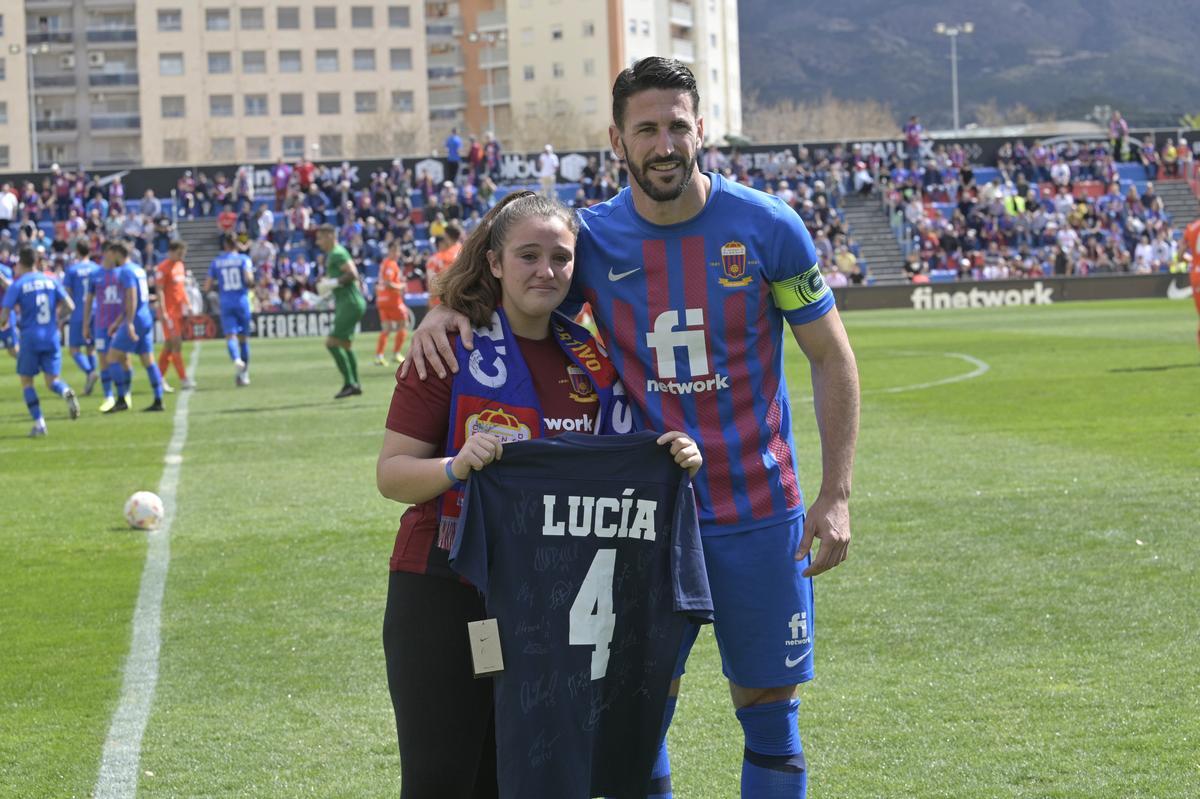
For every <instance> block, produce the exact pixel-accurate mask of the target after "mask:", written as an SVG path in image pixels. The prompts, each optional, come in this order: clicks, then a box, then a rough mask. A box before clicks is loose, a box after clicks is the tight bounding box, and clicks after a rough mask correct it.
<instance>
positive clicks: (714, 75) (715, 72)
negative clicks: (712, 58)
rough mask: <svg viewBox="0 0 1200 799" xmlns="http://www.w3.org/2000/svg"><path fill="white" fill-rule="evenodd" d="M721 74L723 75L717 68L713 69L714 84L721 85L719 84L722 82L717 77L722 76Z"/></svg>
mask: <svg viewBox="0 0 1200 799" xmlns="http://www.w3.org/2000/svg"><path fill="white" fill-rule="evenodd" d="M720 74H721V73H720V72H718V71H717V68H716V67H713V71H712V79H713V83H719V82H720V81H719V80H718V77H717V76H718V75H720Z"/></svg>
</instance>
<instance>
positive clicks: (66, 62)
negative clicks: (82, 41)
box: [58, 53, 75, 69]
mask: <svg viewBox="0 0 1200 799" xmlns="http://www.w3.org/2000/svg"><path fill="white" fill-rule="evenodd" d="M58 65H59V66H60V67H62V68H63V69H75V54H74V53H67V54H66V55H64V56H62V57H60V58H59V59H58Z"/></svg>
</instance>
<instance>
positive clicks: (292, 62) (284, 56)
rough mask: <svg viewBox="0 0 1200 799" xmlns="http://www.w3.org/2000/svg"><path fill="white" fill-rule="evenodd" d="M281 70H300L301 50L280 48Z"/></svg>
mask: <svg viewBox="0 0 1200 799" xmlns="http://www.w3.org/2000/svg"><path fill="white" fill-rule="evenodd" d="M279 71H280V72H299V71H300V51H299V50H280V51H279Z"/></svg>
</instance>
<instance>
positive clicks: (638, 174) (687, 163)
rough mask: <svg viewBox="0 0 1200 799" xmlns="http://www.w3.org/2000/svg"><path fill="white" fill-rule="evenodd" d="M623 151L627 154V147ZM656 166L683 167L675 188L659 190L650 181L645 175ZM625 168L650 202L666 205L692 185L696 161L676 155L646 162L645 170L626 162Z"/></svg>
mask: <svg viewBox="0 0 1200 799" xmlns="http://www.w3.org/2000/svg"><path fill="white" fill-rule="evenodd" d="M622 145H624V142H622ZM624 149H625V152H629V148H628V147H625V148H624ZM656 164H680V165H681V166H682V167H683V177H682V178H680V180H679V183H678V184H677V185H676V186H674V187H672V188H666V189H660V188H659V187H658V186H656V185H655V184H654V183H653V182H652V181H651V179H650V177H649V175H648V174H647V173H648V172H649V171H650V168H651V167H653V166H655V165H656ZM626 166H628V167H629V176H630V177H632V178H633V180H634V182H636V183H637V184H638V188H640V189H641V190H642V191H643V192H645V193H646V195H647V196H648V197H649V198H650V199H651V200H654V201H655V202H660V203H667V202H671V201H672V200H677V199H679V197H680V195H682V194H683V192H684V191H685V190H686V189H687V187H688V186H690V185H692V175H694V174H695V173H696V159H695V158H689V159H684V158H682V157H681V156H678V155H670V156H667V157H666V158H655V159H654V160H652V161H648V162H646V165H645V170H643V169H642V168H640V167H637V166H634V164H633V162H632V161H627V162H626Z"/></svg>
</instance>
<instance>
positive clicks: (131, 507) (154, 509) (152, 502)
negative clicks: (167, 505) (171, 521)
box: [125, 491, 163, 530]
mask: <svg viewBox="0 0 1200 799" xmlns="http://www.w3.org/2000/svg"><path fill="white" fill-rule="evenodd" d="M162 518H163V501H162V498H161V497H159V496H158V494H155V493H154V492H153V491H138V492H136V493H135V494H134V495H133V496H131V497H130V498H129V499H127V500H125V521H127V522H129V526H130V527H133V528H136V529H138V530H153V529H154V528H155V527H158V525H159V524H160V523H161V522H162Z"/></svg>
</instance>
